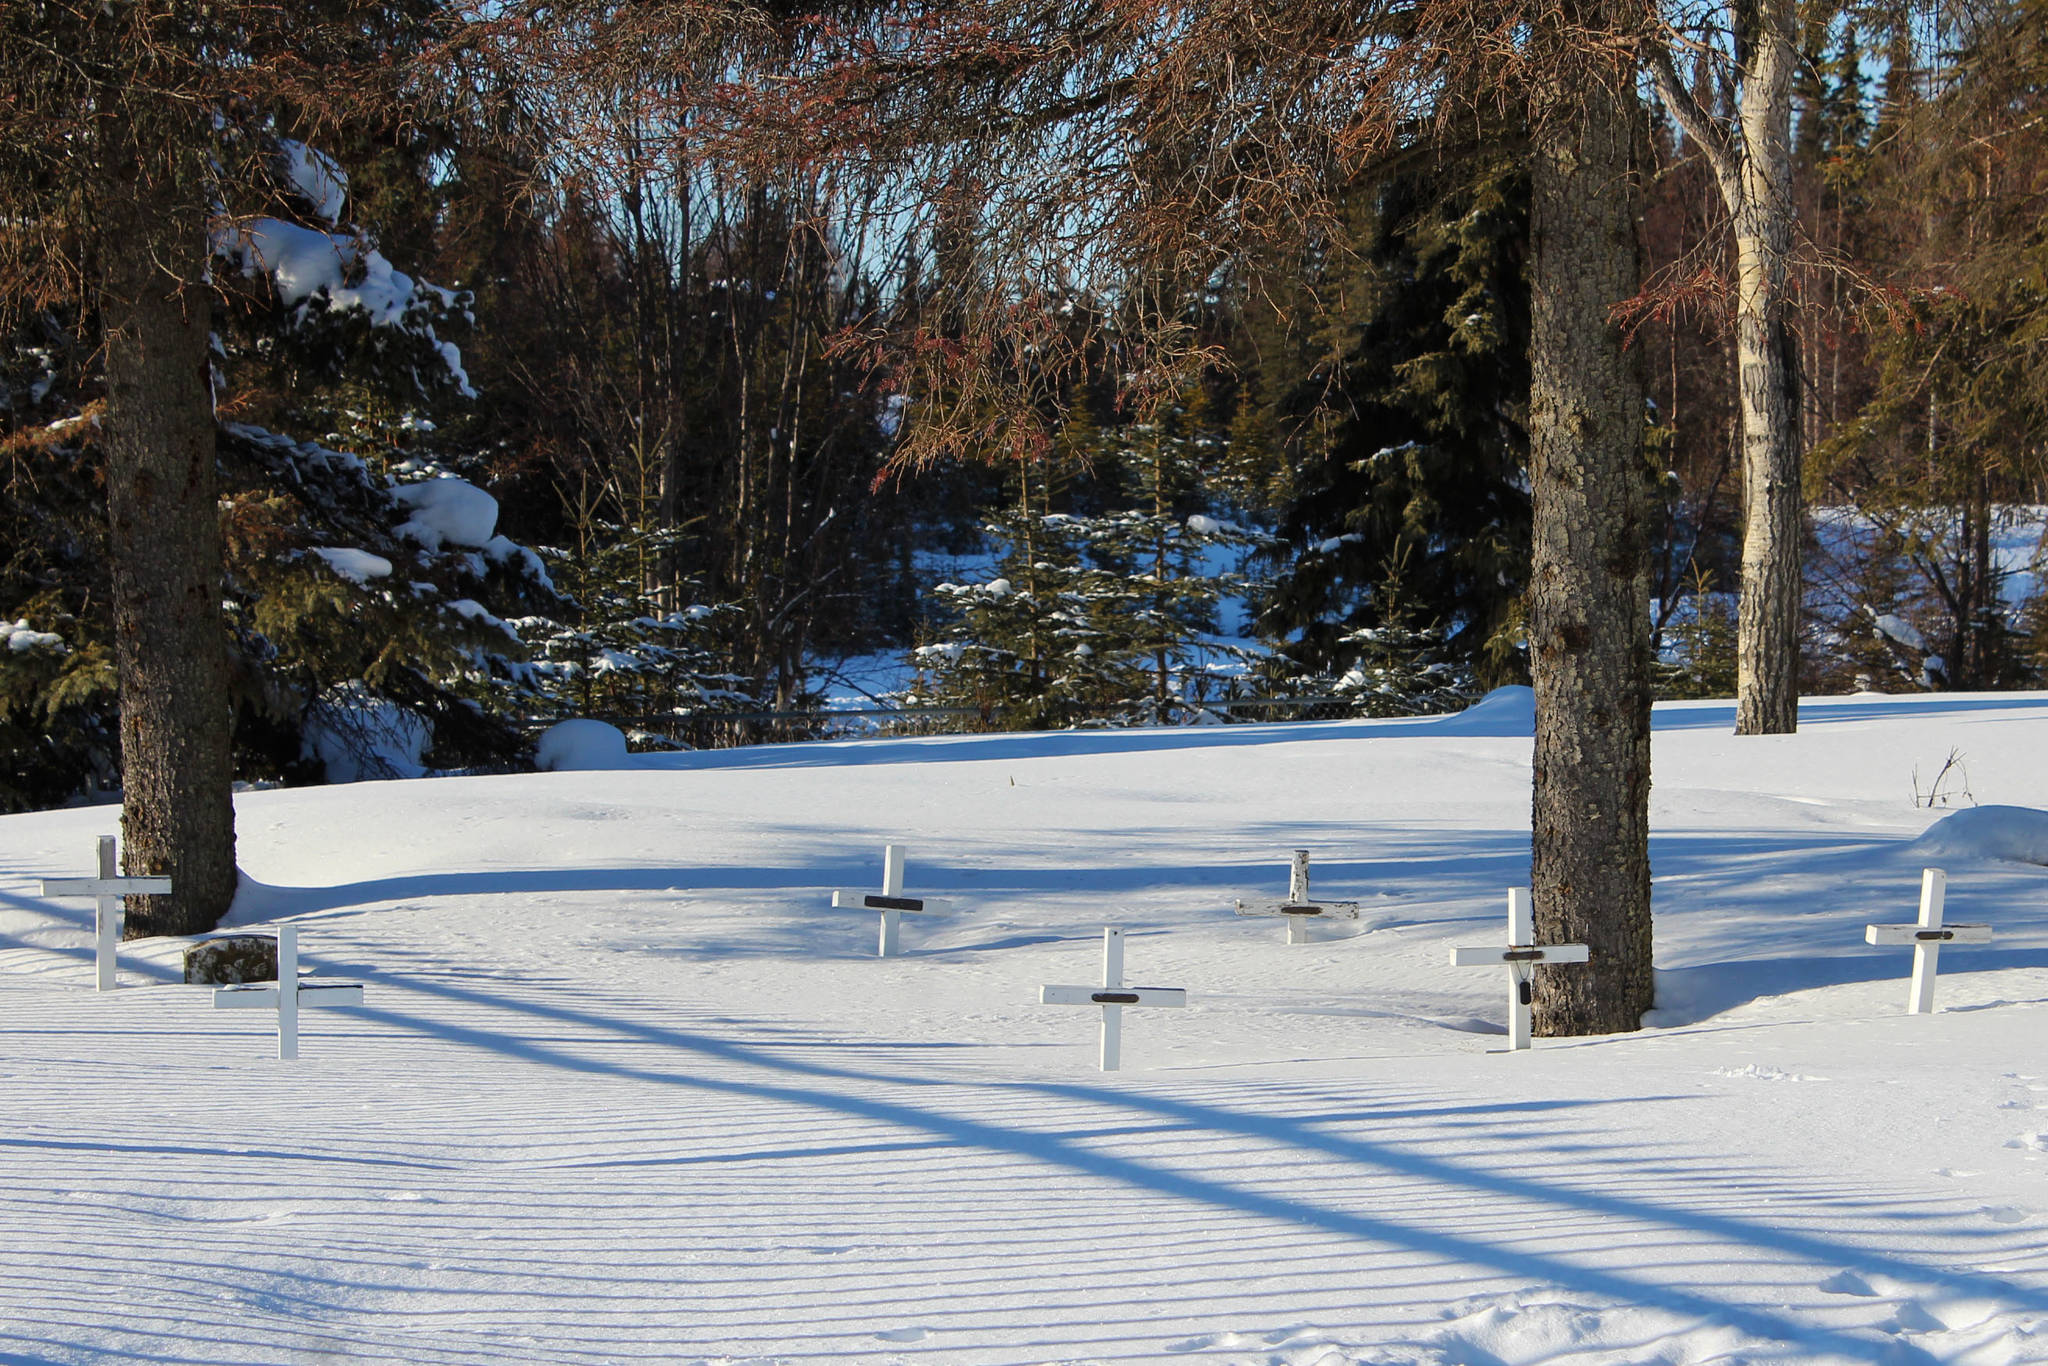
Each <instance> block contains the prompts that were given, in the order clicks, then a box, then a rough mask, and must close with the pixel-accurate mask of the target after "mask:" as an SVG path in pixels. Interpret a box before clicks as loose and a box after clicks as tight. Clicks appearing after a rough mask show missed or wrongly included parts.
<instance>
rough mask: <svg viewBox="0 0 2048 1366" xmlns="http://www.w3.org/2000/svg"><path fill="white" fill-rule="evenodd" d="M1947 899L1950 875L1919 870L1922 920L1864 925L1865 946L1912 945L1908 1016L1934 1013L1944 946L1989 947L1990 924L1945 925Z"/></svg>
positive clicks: (1929, 870) (1926, 869)
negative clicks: (1911, 980) (1975, 945)
mask: <svg viewBox="0 0 2048 1366" xmlns="http://www.w3.org/2000/svg"><path fill="white" fill-rule="evenodd" d="M1947 900H1948V874H1947V873H1945V872H1943V871H1942V870H1941V869H1939V868H1923V869H1921V870H1920V919H1919V920H1918V921H1917V922H1916V923H1914V924H1911V925H1865V926H1864V927H1863V942H1864V943H1866V944H1911V945H1912V946H1913V985H1912V989H1911V992H1910V994H1909V996H1908V998H1907V1001H1906V1013H1907V1014H1908V1015H1932V1014H1933V1013H1934V974H1935V971H1936V969H1938V968H1939V967H1940V965H1941V946H1942V945H1943V944H1989V943H1990V942H1991V927H1990V926H1989V925H1944V924H1943V923H1942V920H1941V913H1942V905H1943V903H1944V902H1946V901H1947Z"/></svg>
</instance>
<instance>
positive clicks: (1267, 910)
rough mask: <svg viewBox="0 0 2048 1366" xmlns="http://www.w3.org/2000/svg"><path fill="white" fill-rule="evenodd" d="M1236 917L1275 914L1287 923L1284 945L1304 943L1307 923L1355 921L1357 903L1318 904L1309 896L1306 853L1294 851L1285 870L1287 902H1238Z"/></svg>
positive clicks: (1330, 902) (1334, 902) (1332, 902)
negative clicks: (1286, 943) (1285, 943)
mask: <svg viewBox="0 0 2048 1366" xmlns="http://www.w3.org/2000/svg"><path fill="white" fill-rule="evenodd" d="M1237 913H1238V914H1239V915H1277V916H1279V917H1281V918H1282V919H1283V920H1285V921H1286V922H1287V942H1288V943H1290V944H1306V943H1307V942H1308V923H1309V921H1311V920H1314V919H1317V918H1318V917H1320V918H1322V919H1325V920H1356V919H1358V903H1357V902H1356V901H1317V900H1315V899H1314V898H1312V897H1311V896H1309V894H1308V850H1306V849H1297V850H1295V851H1294V863H1293V865H1292V866H1291V867H1289V869H1288V870H1287V900H1285V901H1255V902H1245V901H1239V902H1238V903H1237Z"/></svg>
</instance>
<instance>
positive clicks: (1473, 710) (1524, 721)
mask: <svg viewBox="0 0 2048 1366" xmlns="http://www.w3.org/2000/svg"><path fill="white" fill-rule="evenodd" d="M1432 729H1434V730H1435V731H1436V732H1437V733H1438V734H1439V735H1477V736H1491V737H1494V738H1497V739H1501V738H1505V739H1512V738H1514V737H1515V736H1518V735H1529V736H1533V735H1535V734H1536V690H1535V689H1534V688H1495V689H1494V690H1493V691H1492V692H1490V693H1488V694H1487V695H1486V696H1484V697H1482V698H1480V699H1479V700H1478V701H1477V702H1474V703H1473V704H1472V705H1471V706H1469V707H1467V708H1465V710H1463V711H1461V712H1459V713H1457V715H1455V716H1447V717H1445V718H1444V719H1443V720H1441V721H1439V722H1437V723H1436V725H1435V726H1434V727H1432Z"/></svg>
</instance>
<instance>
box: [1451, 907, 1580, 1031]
mask: <svg viewBox="0 0 2048 1366" xmlns="http://www.w3.org/2000/svg"><path fill="white" fill-rule="evenodd" d="M1535 941H1536V917H1535V914H1534V912H1533V911H1532V910H1531V907H1530V903H1529V889H1528V888H1527V887H1510V888H1509V889H1508V943H1507V947H1506V948H1484V949H1452V950H1451V966H1452V967H1454V968H1481V967H1488V968H1491V967H1499V966H1501V965H1502V964H1506V965H1507V969H1508V1051H1509V1052H1515V1051H1517V1050H1519V1049H1523V1048H1527V1047H1528V1046H1529V1035H1530V1032H1531V1031H1530V1007H1531V1006H1532V1005H1533V1004H1534V1003H1535V988H1534V983H1535V980H1536V965H1537V964H1538V963H1583V962H1586V961H1587V960H1588V959H1590V958H1591V957H1592V956H1593V952H1592V950H1591V949H1589V948H1587V947H1586V946H1585V945H1584V944H1545V945H1542V946H1538V945H1537V943H1536V942H1535Z"/></svg>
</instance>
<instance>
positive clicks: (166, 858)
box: [99, 132, 235, 936]
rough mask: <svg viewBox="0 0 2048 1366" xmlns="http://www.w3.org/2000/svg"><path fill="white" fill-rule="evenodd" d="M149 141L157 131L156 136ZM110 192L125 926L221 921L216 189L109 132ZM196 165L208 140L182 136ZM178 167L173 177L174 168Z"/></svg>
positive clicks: (228, 802) (226, 796)
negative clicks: (211, 251)
mask: <svg viewBox="0 0 2048 1366" xmlns="http://www.w3.org/2000/svg"><path fill="white" fill-rule="evenodd" d="M152 150H155V149H152ZM109 151H110V155H109V157H108V163H107V164H108V166H109V167H110V173H109V174H108V175H107V177H106V179H105V181H104V182H103V187H102V188H103V193H102V195H101V202H100V205H99V211H100V212H99V219H100V228H101V233H102V237H101V241H102V247H101V261H102V270H103V277H102V280H101V286H100V300H99V304H100V313H101V320H102V324H103V326H104V329H105V339H106V374H107V424H106V425H107V433H106V448H107V519H108V525H109V530H110V532H111V539H110V546H111V554H112V560H113V564H112V570H113V614H114V654H115V666H116V669H117V673H118V678H119V683H120V691H121V763H122V768H123V771H124V778H123V784H124V789H125V797H124V802H123V806H122V811H121V828H122V833H123V836H124V838H123V858H122V864H123V867H124V870H125V871H126V872H128V873H130V874H137V875H142V874H149V875H163V874H168V875H169V876H170V878H171V880H172V887H173V891H172V893H171V895H169V896H162V897H137V898H134V899H133V900H132V902H131V905H132V906H133V907H134V908H135V909H134V910H133V912H132V913H131V914H130V916H129V918H128V933H129V934H130V935H131V936H141V935H153V934H197V933H202V932H204V931H206V930H210V929H212V928H213V927H214V926H215V925H216V924H218V923H219V921H220V919H221V917H222V916H223V915H225V914H226V913H227V909H228V905H229V903H230V902H231V901H232V900H233V899H234V895H235V824H234V806H233V801H232V796H231V793H232V784H233V754H232V732H231V727H232V722H233V717H232V714H231V711H230V703H229V699H228V658H227V636H226V631H225V627H224V626H223V623H222V617H221V590H222V569H221V541H220V513H219V507H218V498H217V494H216V484H217V473H216V470H215V465H214V422H213V398H212V385H211V380H210V377H209V375H208V360H209V357H208V346H207V340H208V318H209V308H208V298H207V286H206V285H205V284H203V283H202V281H203V278H204V270H205V266H206V261H207V254H208V253H207V241H206V214H205V199H204V197H203V195H202V194H200V193H199V192H198V191H197V189H196V187H195V186H193V185H180V184H177V183H175V182H176V181H177V180H178V179H179V178H180V177H179V175H178V173H177V171H176V170H169V169H167V167H166V165H165V164H164V163H175V161H176V159H177V158H176V154H168V155H166V154H163V153H161V152H158V155H156V156H146V155H145V154H144V153H143V152H141V151H138V150H137V149H136V148H135V147H134V146H132V145H123V143H122V141H121V139H120V138H119V136H118V132H117V133H116V135H115V136H114V137H112V138H110V147H109ZM186 160H188V161H189V163H190V174H191V175H192V177H193V179H195V180H196V178H197V175H196V173H197V171H198V166H199V162H198V156H197V153H196V152H193V153H188V154H186ZM167 182H172V183H167Z"/></svg>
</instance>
